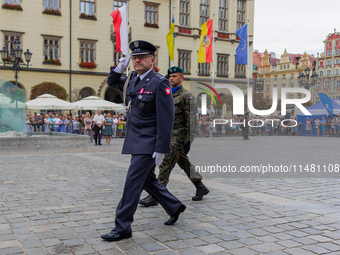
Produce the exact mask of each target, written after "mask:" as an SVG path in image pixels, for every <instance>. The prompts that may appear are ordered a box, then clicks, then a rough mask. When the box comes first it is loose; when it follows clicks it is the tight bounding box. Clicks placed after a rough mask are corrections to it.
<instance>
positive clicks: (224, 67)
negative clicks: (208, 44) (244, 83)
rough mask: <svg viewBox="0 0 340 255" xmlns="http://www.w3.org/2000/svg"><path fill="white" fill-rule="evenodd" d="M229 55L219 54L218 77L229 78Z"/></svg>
mask: <svg viewBox="0 0 340 255" xmlns="http://www.w3.org/2000/svg"><path fill="white" fill-rule="evenodd" d="M228 57H229V56H228V55H227V54H217V76H221V77H228Z"/></svg>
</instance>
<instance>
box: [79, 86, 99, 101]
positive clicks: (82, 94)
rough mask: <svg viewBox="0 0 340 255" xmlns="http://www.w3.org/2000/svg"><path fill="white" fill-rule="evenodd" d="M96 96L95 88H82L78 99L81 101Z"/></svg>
mask: <svg viewBox="0 0 340 255" xmlns="http://www.w3.org/2000/svg"><path fill="white" fill-rule="evenodd" d="M95 95H96V91H94V89H93V88H90V87H85V88H82V89H81V90H80V91H79V94H78V99H79V100H81V99H83V98H85V97H89V96H95Z"/></svg>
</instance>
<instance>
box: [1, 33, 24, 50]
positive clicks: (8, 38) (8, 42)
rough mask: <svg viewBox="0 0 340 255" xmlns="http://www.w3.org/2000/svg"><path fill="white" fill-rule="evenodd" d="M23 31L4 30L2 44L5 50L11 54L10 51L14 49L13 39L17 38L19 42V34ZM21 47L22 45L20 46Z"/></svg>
mask: <svg viewBox="0 0 340 255" xmlns="http://www.w3.org/2000/svg"><path fill="white" fill-rule="evenodd" d="M22 34H23V33H18V32H4V33H3V36H4V39H5V40H4V46H5V48H6V50H7V51H8V54H11V53H12V51H13V50H14V45H13V42H14V40H15V39H17V40H18V42H20V43H21V36H22ZM21 48H22V46H21Z"/></svg>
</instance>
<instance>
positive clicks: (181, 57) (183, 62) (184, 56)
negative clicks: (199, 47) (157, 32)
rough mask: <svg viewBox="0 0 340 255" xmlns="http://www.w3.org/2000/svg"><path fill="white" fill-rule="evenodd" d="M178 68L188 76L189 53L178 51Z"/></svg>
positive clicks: (189, 66) (189, 65)
mask: <svg viewBox="0 0 340 255" xmlns="http://www.w3.org/2000/svg"><path fill="white" fill-rule="evenodd" d="M178 66H179V67H181V68H182V69H183V71H184V73H185V74H190V68H191V51H188V50H178Z"/></svg>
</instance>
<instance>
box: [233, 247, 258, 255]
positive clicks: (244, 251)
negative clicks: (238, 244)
mask: <svg viewBox="0 0 340 255" xmlns="http://www.w3.org/2000/svg"><path fill="white" fill-rule="evenodd" d="M228 252H229V253H231V254H234V255H256V254H258V252H256V251H254V250H250V249H249V248H247V247H243V248H237V249H233V250H229V251H228Z"/></svg>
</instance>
